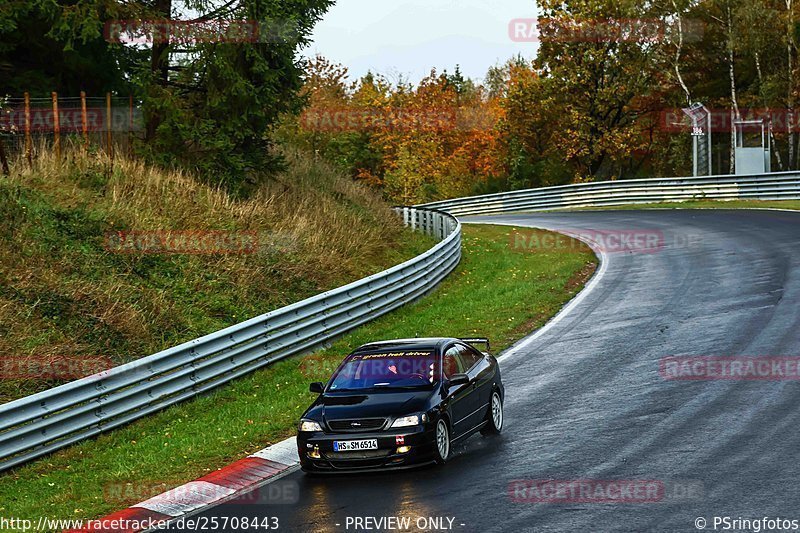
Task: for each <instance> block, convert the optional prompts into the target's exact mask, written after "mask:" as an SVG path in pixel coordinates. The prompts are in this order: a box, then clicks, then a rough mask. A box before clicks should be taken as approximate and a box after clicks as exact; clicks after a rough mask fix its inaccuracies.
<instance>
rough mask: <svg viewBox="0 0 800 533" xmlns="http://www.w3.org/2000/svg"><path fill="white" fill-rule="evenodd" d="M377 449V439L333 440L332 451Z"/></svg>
mask: <svg viewBox="0 0 800 533" xmlns="http://www.w3.org/2000/svg"><path fill="white" fill-rule="evenodd" d="M377 449H378V439H369V440H336V441H333V451H335V452H353V451H359V450H377Z"/></svg>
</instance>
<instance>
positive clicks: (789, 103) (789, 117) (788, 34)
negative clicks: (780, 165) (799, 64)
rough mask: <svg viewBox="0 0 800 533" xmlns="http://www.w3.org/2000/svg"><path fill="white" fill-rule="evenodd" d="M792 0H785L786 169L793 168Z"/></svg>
mask: <svg viewBox="0 0 800 533" xmlns="http://www.w3.org/2000/svg"><path fill="white" fill-rule="evenodd" d="M792 2H793V0H786V58H787V63H786V64H787V68H788V71H787V74H788V76H787V78H786V86H787V88H786V92H787V98H786V107H787V108H788V109H787V113H786V115H787V116H786V130H787V132H788V134H789V157H788V159H789V161H788V163H787V168H788V170H794V168H795V155H794V143H795V140H794V95H793V94H792V93H793V91H794V59H793V57H792V49H793V48H794V13H793V6H792Z"/></svg>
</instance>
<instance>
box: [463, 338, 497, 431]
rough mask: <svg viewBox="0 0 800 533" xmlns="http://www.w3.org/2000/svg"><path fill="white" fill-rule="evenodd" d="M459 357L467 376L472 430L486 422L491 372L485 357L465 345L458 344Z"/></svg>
mask: <svg viewBox="0 0 800 533" xmlns="http://www.w3.org/2000/svg"><path fill="white" fill-rule="evenodd" d="M457 346H458V348H459V357H460V358H461V363H462V365H463V366H464V368H466V369H467V371H466V374H467V375H468V376H469V384H470V396H471V398H470V399H469V401H468V403H469V404H470V406H471V410H470V416H469V427H470V428H474V427H475V426H477V425H478V424H480V423H481V422H483V421H484V420H486V414H487V409H488V405H489V400H490V396H491V388H492V371H491V366H490V364H489V362H488V361H487V360H486V357H484V355H483V354H482V353H481V352H479V351H478V350H475V349H474V348H471V347H470V346H467V345H465V344H458V345H457Z"/></svg>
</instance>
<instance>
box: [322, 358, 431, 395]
mask: <svg viewBox="0 0 800 533" xmlns="http://www.w3.org/2000/svg"><path fill="white" fill-rule="evenodd" d="M435 363H436V358H435V356H434V353H433V352H432V351H393V352H381V353H361V354H354V355H351V356H350V357H348V358H347V359H346V360H345V362H344V363H342V365H341V366H340V367H339V369H338V370H337V371H336V373H335V374H334V376H333V379H332V380H331V385H330V390H331V391H346V390H364V389H407V388H414V389H416V388H429V387H430V386H431V384H432V383H433V382H434V380H435V378H434V374H435V373H434V368H435Z"/></svg>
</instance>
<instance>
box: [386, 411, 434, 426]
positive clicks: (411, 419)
mask: <svg viewBox="0 0 800 533" xmlns="http://www.w3.org/2000/svg"><path fill="white" fill-rule="evenodd" d="M425 420H426V416H425V415H424V414H421V415H409V416H403V417H400V418H396V419H395V421H394V422H392V426H391V427H393V428H405V427H409V426H418V425H420V423H421V422H425Z"/></svg>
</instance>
